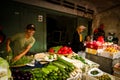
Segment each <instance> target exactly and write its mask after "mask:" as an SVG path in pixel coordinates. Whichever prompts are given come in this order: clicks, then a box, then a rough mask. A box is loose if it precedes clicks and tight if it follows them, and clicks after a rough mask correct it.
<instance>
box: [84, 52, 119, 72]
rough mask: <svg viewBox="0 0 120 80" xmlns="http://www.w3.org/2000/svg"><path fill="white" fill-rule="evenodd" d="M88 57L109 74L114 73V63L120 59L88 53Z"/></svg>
mask: <svg viewBox="0 0 120 80" xmlns="http://www.w3.org/2000/svg"><path fill="white" fill-rule="evenodd" d="M86 58H87V59H89V60H91V61H93V62H96V63H98V64H99V65H100V67H99V68H100V69H101V70H103V71H104V72H107V73H109V74H113V65H114V64H116V63H117V62H119V61H120V58H117V59H110V58H107V57H103V56H98V55H94V54H89V53H86Z"/></svg>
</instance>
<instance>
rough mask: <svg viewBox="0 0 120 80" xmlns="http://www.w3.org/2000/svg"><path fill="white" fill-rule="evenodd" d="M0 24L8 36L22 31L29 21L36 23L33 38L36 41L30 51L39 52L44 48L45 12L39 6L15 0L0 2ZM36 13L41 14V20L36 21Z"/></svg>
mask: <svg viewBox="0 0 120 80" xmlns="http://www.w3.org/2000/svg"><path fill="white" fill-rule="evenodd" d="M0 5H1V7H0V11H1V13H0V25H1V26H2V27H3V32H4V33H5V34H6V37H7V38H8V37H10V36H12V35H14V34H15V33H18V32H24V30H25V27H26V25H27V24H29V23H33V24H35V25H36V33H35V35H34V36H35V39H36V42H35V44H34V46H33V47H32V49H31V52H41V51H45V50H46V26H45V16H46V15H45V14H44V13H43V12H42V11H40V9H39V8H37V7H34V6H30V5H25V4H20V3H17V2H12V1H8V2H2V3H0ZM38 15H42V16H43V18H44V19H43V22H39V21H38Z"/></svg>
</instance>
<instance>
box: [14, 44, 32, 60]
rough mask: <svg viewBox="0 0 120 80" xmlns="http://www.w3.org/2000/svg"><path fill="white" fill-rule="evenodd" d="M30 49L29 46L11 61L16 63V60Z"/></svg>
mask: <svg viewBox="0 0 120 80" xmlns="http://www.w3.org/2000/svg"><path fill="white" fill-rule="evenodd" d="M31 47H32V46H31V45H28V46H27V47H26V49H25V50H24V51H23V52H21V53H20V54H19V55H17V56H16V57H14V58H13V61H14V62H16V61H17V60H19V59H20V58H21V57H22V56H24V55H25V54H26V53H27V52H28V51H29V50H30V48H31Z"/></svg>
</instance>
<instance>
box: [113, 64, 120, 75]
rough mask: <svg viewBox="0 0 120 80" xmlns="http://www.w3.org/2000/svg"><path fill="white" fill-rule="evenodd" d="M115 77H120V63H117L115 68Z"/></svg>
mask: <svg viewBox="0 0 120 80" xmlns="http://www.w3.org/2000/svg"><path fill="white" fill-rule="evenodd" d="M113 75H114V76H117V77H120V63H117V64H115V65H114V67H113Z"/></svg>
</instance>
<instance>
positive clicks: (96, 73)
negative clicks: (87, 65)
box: [88, 68, 103, 77]
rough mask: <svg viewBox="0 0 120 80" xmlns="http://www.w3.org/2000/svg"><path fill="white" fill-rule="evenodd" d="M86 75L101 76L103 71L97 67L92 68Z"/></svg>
mask: <svg viewBox="0 0 120 80" xmlns="http://www.w3.org/2000/svg"><path fill="white" fill-rule="evenodd" d="M88 75H90V76H93V77H97V76H102V75H103V72H102V71H101V70H100V69H98V68H92V69H90V70H89V71H88Z"/></svg>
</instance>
